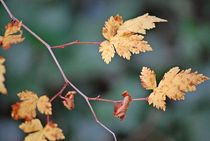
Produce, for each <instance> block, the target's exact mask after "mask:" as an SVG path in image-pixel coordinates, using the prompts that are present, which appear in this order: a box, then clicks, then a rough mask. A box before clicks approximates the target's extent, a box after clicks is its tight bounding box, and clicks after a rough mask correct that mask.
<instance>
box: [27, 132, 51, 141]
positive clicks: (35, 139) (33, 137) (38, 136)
mask: <svg viewBox="0 0 210 141" xmlns="http://www.w3.org/2000/svg"><path fill="white" fill-rule="evenodd" d="M24 141H47V139H46V138H45V137H44V134H43V130H41V131H38V132H35V133H31V134H29V135H28V136H26V137H25V139H24Z"/></svg>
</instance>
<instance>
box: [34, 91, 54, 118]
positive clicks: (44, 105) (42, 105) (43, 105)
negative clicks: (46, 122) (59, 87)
mask: <svg viewBox="0 0 210 141" xmlns="http://www.w3.org/2000/svg"><path fill="white" fill-rule="evenodd" d="M37 109H38V110H39V112H40V113H42V114H45V115H52V104H51V103H50V101H49V98H48V97H47V96H46V95H44V96H41V97H40V98H39V100H38V101H37Z"/></svg>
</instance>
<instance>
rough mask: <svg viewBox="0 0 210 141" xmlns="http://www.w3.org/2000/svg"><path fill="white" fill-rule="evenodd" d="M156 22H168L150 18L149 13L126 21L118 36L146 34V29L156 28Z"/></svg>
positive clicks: (153, 17)
mask: <svg viewBox="0 0 210 141" xmlns="http://www.w3.org/2000/svg"><path fill="white" fill-rule="evenodd" d="M155 22H167V20H164V19H160V18H157V17H155V16H150V15H149V14H148V13H146V14H144V15H142V16H139V17H137V18H134V19H131V20H128V21H125V22H124V23H123V24H122V25H121V26H120V27H119V29H118V31H117V32H118V34H123V33H128V32H132V33H140V34H146V29H152V28H155Z"/></svg>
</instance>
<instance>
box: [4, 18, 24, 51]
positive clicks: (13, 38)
mask: <svg viewBox="0 0 210 141" xmlns="http://www.w3.org/2000/svg"><path fill="white" fill-rule="evenodd" d="M21 26H22V22H19V21H12V22H10V23H9V24H8V25H7V26H6V27H5V30H6V31H5V33H4V36H0V44H1V45H2V47H3V49H9V48H10V46H11V45H12V44H17V43H20V42H22V41H23V40H24V38H23V37H22V30H21Z"/></svg>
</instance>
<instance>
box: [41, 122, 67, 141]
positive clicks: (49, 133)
mask: <svg viewBox="0 0 210 141" xmlns="http://www.w3.org/2000/svg"><path fill="white" fill-rule="evenodd" d="M43 132H44V135H45V137H46V138H47V139H48V140H53V141H55V140H61V139H65V137H64V135H63V132H62V130H61V129H60V128H58V125H57V124H55V123H49V124H47V125H46V126H45V128H44V131H43Z"/></svg>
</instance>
